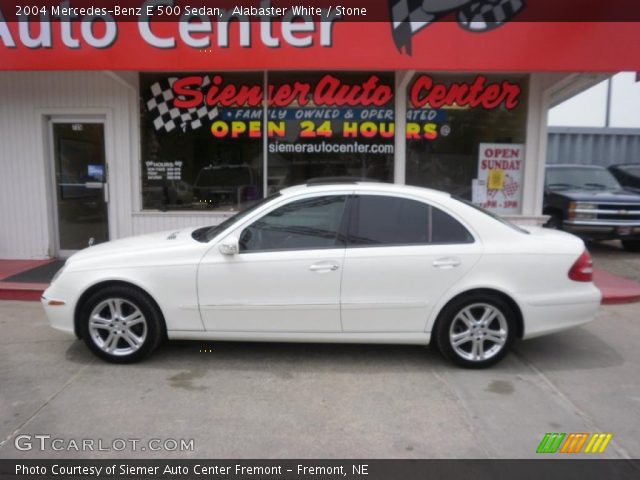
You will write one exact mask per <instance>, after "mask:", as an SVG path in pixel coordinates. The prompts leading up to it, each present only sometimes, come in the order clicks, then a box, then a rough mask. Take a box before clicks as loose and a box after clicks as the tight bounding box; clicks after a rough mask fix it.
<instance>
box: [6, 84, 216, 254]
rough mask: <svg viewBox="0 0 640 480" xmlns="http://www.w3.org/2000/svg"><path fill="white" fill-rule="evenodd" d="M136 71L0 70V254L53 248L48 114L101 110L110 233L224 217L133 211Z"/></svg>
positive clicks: (138, 231) (167, 227)
mask: <svg viewBox="0 0 640 480" xmlns="http://www.w3.org/2000/svg"><path fill="white" fill-rule="evenodd" d="M136 82H137V75H136V74H135V73H122V74H114V73H111V72H0V226H1V227H2V228H1V229H0V258H5V259H6V258H45V257H48V256H50V255H51V254H52V253H53V250H52V249H53V244H54V242H53V239H52V236H53V234H52V231H53V227H52V218H51V217H52V215H50V202H51V201H52V200H51V198H50V185H49V182H50V178H49V175H50V170H48V168H47V165H48V162H50V161H51V159H50V158H49V145H48V131H47V128H46V127H47V124H46V119H47V117H49V116H53V115H55V116H57V115H95V114H104V115H105V117H106V124H105V142H106V150H107V162H108V168H109V192H110V203H109V220H110V222H109V223H110V225H109V227H110V235H111V238H112V239H115V238H121V237H126V236H129V235H137V234H142V233H147V232H153V231H159V230H172V229H177V228H182V227H187V226H197V225H211V224H216V223H219V222H220V221H221V220H222V219H223V218H224V216H221V215H206V214H195V215H194V214H188V213H187V214H176V213H171V212H169V213H165V212H157V213H147V212H145V213H139V210H140V199H139V192H140V188H139V182H140V174H139V164H140V162H139V158H140V141H139V127H138V87H137V84H136Z"/></svg>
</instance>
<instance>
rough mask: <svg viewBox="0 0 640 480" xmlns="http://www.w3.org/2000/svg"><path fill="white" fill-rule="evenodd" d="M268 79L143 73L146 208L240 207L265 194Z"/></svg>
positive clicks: (249, 75)
mask: <svg viewBox="0 0 640 480" xmlns="http://www.w3.org/2000/svg"><path fill="white" fill-rule="evenodd" d="M262 81H263V76H262V74H261V73H143V74H140V97H141V121H140V124H141V135H142V168H141V174H142V205H143V208H144V209H157V210H203V209H206V210H223V211H225V210H238V209H239V208H242V207H243V206H244V205H245V204H248V203H251V202H253V201H255V200H257V199H260V198H262V196H263V191H262V185H263V177H262V175H263V168H262V165H263V148H262V132H261V130H262V122H261V115H262V109H263V106H262V89H263V88H262Z"/></svg>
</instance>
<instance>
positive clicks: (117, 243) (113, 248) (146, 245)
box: [67, 228, 198, 265]
mask: <svg viewBox="0 0 640 480" xmlns="http://www.w3.org/2000/svg"><path fill="white" fill-rule="evenodd" d="M194 230H195V228H186V229H183V230H168V231H166V232H158V233H150V234H146V235H138V236H135V237H127V238H122V239H119V240H113V241H110V242H105V243H100V244H98V245H94V246H92V247H87V248H85V249H84V250H80V251H79V252H77V253H75V254H73V255H71V257H69V259H68V261H67V265H71V264H74V263H79V262H83V261H86V260H92V259H96V258H103V257H118V258H126V257H130V256H132V255H134V256H145V257H146V256H148V255H149V254H154V253H160V252H167V253H168V252H169V251H173V250H175V249H176V248H179V247H183V246H185V245H188V244H197V243H198V242H196V241H195V240H194V239H193V238H192V237H191V233H192V232H193V231H194Z"/></svg>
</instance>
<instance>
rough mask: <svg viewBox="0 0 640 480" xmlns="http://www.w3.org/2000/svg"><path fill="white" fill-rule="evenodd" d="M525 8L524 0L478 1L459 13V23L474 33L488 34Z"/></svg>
mask: <svg viewBox="0 0 640 480" xmlns="http://www.w3.org/2000/svg"><path fill="white" fill-rule="evenodd" d="M524 7H525V3H524V0H485V1H476V2H472V3H471V4H470V5H469V6H468V7H467V8H464V9H463V10H460V11H459V12H458V23H459V24H460V26H462V27H463V28H466V29H467V30H471V31H472V32H486V31H487V30H491V29H494V28H496V27H499V26H500V25H502V24H503V23H504V22H507V21H509V20H511V19H512V18H513V17H514V16H515V15H516V14H517V13H518V12H520V11H521V10H522V9H523V8H524Z"/></svg>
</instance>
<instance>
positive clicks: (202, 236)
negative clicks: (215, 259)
mask: <svg viewBox="0 0 640 480" xmlns="http://www.w3.org/2000/svg"><path fill="white" fill-rule="evenodd" d="M279 196H280V193H275V194H273V195H270V196H268V197H267V198H263V199H262V200H259V201H257V202H256V203H254V204H253V205H250V206H249V207H248V208H246V209H245V210H241V211H240V212H238V213H236V214H235V215H233V216H231V217H229V218H227V219H226V220H225V221H224V222H222V223H220V224H218V225H213V226H210V227H202V228H198V229H197V230H194V231H193V233H192V234H191V236H192V237H193V239H194V240H197V241H199V242H203V243H206V242H208V241H210V240H212V239H213V238H214V237H215V236H216V235H218V234H219V233H220V232H222V231H223V230H225V229H226V228H228V227H229V226H231V225H232V224H233V223H235V222H237V221H238V220H241V219H242V218H244V217H246V216H247V215H249V214H250V213H251V212H253V211H254V210H257V209H258V208H260V207H261V206H262V205H264V204H265V203H267V202H270V201H271V200H273V199H274V198H277V197H279Z"/></svg>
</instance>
